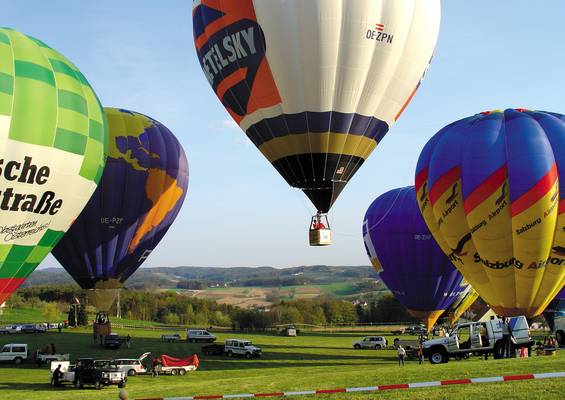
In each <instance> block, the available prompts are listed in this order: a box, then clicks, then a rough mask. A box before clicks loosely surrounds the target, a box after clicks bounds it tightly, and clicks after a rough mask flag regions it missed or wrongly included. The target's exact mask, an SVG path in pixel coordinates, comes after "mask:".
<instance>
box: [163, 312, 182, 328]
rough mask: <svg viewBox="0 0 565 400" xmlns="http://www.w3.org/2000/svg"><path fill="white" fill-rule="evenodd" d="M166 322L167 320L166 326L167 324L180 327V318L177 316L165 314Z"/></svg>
mask: <svg viewBox="0 0 565 400" xmlns="http://www.w3.org/2000/svg"><path fill="white" fill-rule="evenodd" d="M164 320H165V324H167V325H178V324H179V321H180V318H179V316H178V315H177V314H174V313H168V314H165V318H164Z"/></svg>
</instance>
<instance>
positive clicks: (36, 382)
mask: <svg viewBox="0 0 565 400" xmlns="http://www.w3.org/2000/svg"><path fill="white" fill-rule="evenodd" d="M119 332H120V333H121V334H126V333H129V334H131V335H132V337H133V341H132V348H131V349H124V350H117V351H112V350H103V349H100V348H99V347H98V346H96V345H95V344H93V343H92V336H91V334H90V331H89V330H87V329H75V330H70V329H69V330H67V331H65V332H63V333H61V334H59V333H47V334H38V335H17V336H6V337H4V336H0V344H2V343H8V342H13V341H18V342H22V341H23V342H27V343H28V344H29V345H30V346H31V348H32V349H35V348H37V347H39V346H43V345H45V344H47V343H51V342H52V343H55V345H56V347H57V349H58V351H63V352H70V353H71V354H72V358H73V359H75V358H77V357H81V356H92V357H95V358H118V357H136V356H138V355H139V354H141V353H142V352H144V351H151V352H152V354H153V355H161V354H163V353H166V354H169V355H172V356H185V355H189V354H192V353H195V352H196V353H199V349H200V347H201V346H200V345H198V344H189V343H186V342H181V343H163V342H161V340H160V338H159V337H160V334H161V332H152V331H144V330H130V331H126V330H119ZM374 333H377V332H374ZM218 336H219V339H220V341H222V340H224V339H225V338H229V337H236V338H246V339H250V340H252V341H253V342H254V343H255V344H257V345H259V346H261V347H262V348H263V351H264V357H263V358H261V359H258V360H245V359H228V358H222V357H206V356H202V357H201V367H200V369H199V370H198V371H196V372H194V373H190V374H188V375H186V376H184V377H180V376H179V377H172V376H161V377H158V378H152V377H150V376H137V377H131V378H130V379H129V381H128V386H127V390H128V391H129V393H130V398H131V399H135V398H148V397H161V396H191V395H214V394H224V393H225V394H230V393H231V394H236V393H250V392H251V393H252V392H278V391H289V390H305V389H332V388H339V387H358V386H372V385H382V384H394V383H405V382H418V381H430V380H440V379H457V378H470V377H488V376H499V375H508V374H522V373H535V372H555V371H562V370H565V351H559V352H558V354H557V356H556V357H532V358H529V359H509V360H493V359H492V358H491V359H489V360H488V361H485V360H482V359H479V358H473V359H471V360H467V361H451V362H449V363H448V364H443V365H437V366H435V365H430V364H429V363H428V362H426V363H425V364H424V365H418V363H417V362H416V361H409V362H407V365H406V366H405V367H404V368H399V367H398V366H397V364H396V357H395V353H394V351H392V350H354V349H353V348H352V347H351V346H352V342H353V341H354V340H355V339H357V338H359V337H360V335H359V334H352V333H333V334H322V333H320V334H315V333H310V334H304V335H300V336H298V337H296V338H289V337H282V336H274V335H266V334H254V335H250V334H240V333H228V334H225V333H218ZM389 339H392V336H389ZM48 379H49V373H48V370H47V368H45V367H44V368H42V369H38V368H36V367H34V366H32V365H23V366H21V367H15V366H13V365H9V364H2V365H0V398H2V399H10V400H19V399H21V400H24V399H25V400H28V399H29V400H51V399H53V400H71V399H73V400H74V399H77V398H80V399H81V400H95V399H115V398H117V391H118V390H117V388H116V387H115V386H114V387H110V388H104V389H103V390H101V391H96V390H94V389H84V390H80V391H79V390H75V389H73V388H71V387H68V388H64V389H62V390H56V389H52V388H50V387H49V385H48ZM563 393H565V379H550V380H544V381H521V382H512V383H494V384H483V385H473V386H468V385H460V386H451V387H444V388H425V389H416V390H411V391H390V392H385V393H379V394H378V395H377V394H376V393H372V394H343V393H341V394H337V395H333V396H315V397H312V396H303V397H293V399H303V400H304V399H320V398H322V399H335V400H341V399H345V400H349V399H351V400H365V399H374V398H377V396H378V398H383V399H422V398H425V399H470V398H475V399H483V398H486V397H488V398H489V399H510V398H511V399H528V400H531V399H562V398H563Z"/></svg>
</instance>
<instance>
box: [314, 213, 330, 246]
mask: <svg viewBox="0 0 565 400" xmlns="http://www.w3.org/2000/svg"><path fill="white" fill-rule="evenodd" d="M308 239H309V242H310V246H329V245H331V244H332V230H331V229H330V223H329V221H328V216H327V215H326V214H322V213H320V212H318V213H317V214H316V215H314V216H313V217H312V219H311V221H310V230H309V231H308Z"/></svg>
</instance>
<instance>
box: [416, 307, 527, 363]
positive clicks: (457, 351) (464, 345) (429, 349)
mask: <svg viewBox="0 0 565 400" xmlns="http://www.w3.org/2000/svg"><path fill="white" fill-rule="evenodd" d="M508 325H509V327H510V330H511V331H512V335H513V337H514V339H515V343H513V344H512V345H511V346H512V349H517V348H520V347H522V346H524V347H527V348H528V352H530V350H531V348H532V346H533V345H534V341H533V340H532V338H531V336H530V328H529V326H528V321H527V320H526V317H524V316H520V317H514V318H510V321H509V324H508ZM502 326H503V321H502V320H501V319H499V318H492V319H490V320H488V321H485V322H480V321H479V322H469V323H465V324H458V325H456V326H455V327H454V328H453V329H452V330H451V332H449V333H448V334H447V335H446V336H445V337H441V338H439V339H432V340H427V341H425V342H424V343H423V347H424V355H425V356H426V357H428V358H429V360H430V362H431V363H432V364H440V363H446V362H448V361H449V358H450V357H457V358H465V356H468V355H469V354H471V353H474V354H489V353H492V354H494V358H502V357H503V352H504V340H503V336H502Z"/></svg>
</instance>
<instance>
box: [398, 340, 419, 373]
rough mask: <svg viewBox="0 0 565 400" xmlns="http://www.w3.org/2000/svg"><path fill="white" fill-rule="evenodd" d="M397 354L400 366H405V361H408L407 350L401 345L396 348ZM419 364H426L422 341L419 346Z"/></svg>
mask: <svg viewBox="0 0 565 400" xmlns="http://www.w3.org/2000/svg"><path fill="white" fill-rule="evenodd" d="M396 353H397V354H398V366H399V367H403V366H404V360H405V359H406V349H405V348H404V347H402V345H401V344H399V345H398V347H397V348H396ZM417 354H418V364H423V363H424V346H423V345H422V341H420V344H419V345H418V353H417Z"/></svg>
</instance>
